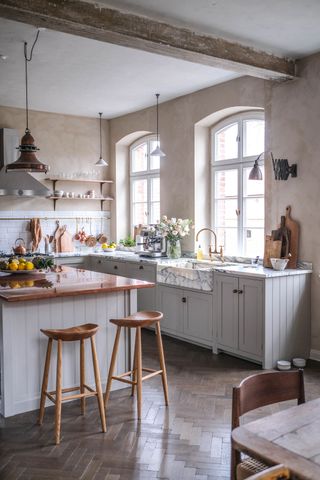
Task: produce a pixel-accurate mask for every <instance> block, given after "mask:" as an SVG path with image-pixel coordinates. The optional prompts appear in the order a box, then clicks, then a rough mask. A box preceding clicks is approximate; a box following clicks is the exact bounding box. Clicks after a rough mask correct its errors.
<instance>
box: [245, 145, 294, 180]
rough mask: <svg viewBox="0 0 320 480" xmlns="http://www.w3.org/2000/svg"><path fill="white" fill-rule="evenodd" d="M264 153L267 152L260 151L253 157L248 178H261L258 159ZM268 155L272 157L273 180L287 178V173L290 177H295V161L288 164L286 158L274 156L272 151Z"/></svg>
mask: <svg viewBox="0 0 320 480" xmlns="http://www.w3.org/2000/svg"><path fill="white" fill-rule="evenodd" d="M265 153H267V152H262V153H260V155H259V156H258V157H257V158H256V159H255V161H254V165H253V167H252V169H251V171H250V173H249V180H263V176H262V172H261V169H260V167H259V160H260V158H261V156H262V155H264V154H265ZM270 156H271V159H272V167H273V173H274V178H275V180H288V178H289V175H291V177H292V178H295V177H297V164H296V163H293V164H292V165H289V162H288V160H287V159H286V158H274V157H273V153H272V152H270Z"/></svg>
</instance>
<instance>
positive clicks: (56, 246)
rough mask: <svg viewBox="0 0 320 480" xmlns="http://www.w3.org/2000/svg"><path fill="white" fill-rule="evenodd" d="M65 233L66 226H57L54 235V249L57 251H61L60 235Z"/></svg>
mask: <svg viewBox="0 0 320 480" xmlns="http://www.w3.org/2000/svg"><path fill="white" fill-rule="evenodd" d="M63 233H64V227H59V225H58V226H57V228H56V231H55V232H54V235H53V242H54V251H55V252H56V253H60V252H61V243H60V237H61V235H62V234H63Z"/></svg>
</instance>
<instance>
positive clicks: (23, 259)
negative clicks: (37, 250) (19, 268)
mask: <svg viewBox="0 0 320 480" xmlns="http://www.w3.org/2000/svg"><path fill="white" fill-rule="evenodd" d="M26 262H27V260H26V259H25V258H19V263H26Z"/></svg>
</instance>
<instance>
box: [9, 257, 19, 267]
mask: <svg viewBox="0 0 320 480" xmlns="http://www.w3.org/2000/svg"><path fill="white" fill-rule="evenodd" d="M10 263H15V264H16V265H18V264H19V260H18V259H17V258H13V259H12V260H11V262H10Z"/></svg>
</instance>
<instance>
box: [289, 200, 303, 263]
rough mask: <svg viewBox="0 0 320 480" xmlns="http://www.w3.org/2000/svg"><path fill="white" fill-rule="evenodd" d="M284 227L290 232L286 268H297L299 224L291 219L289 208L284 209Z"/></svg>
mask: <svg viewBox="0 0 320 480" xmlns="http://www.w3.org/2000/svg"><path fill="white" fill-rule="evenodd" d="M286 227H287V228H288V230H289V231H290V248H289V250H290V251H289V253H290V254H291V256H290V257H289V262H288V266H287V268H297V263H298V254H299V232H300V226H299V223H298V222H296V221H295V220H292V218H291V206H290V205H289V206H288V207H287V208H286Z"/></svg>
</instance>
